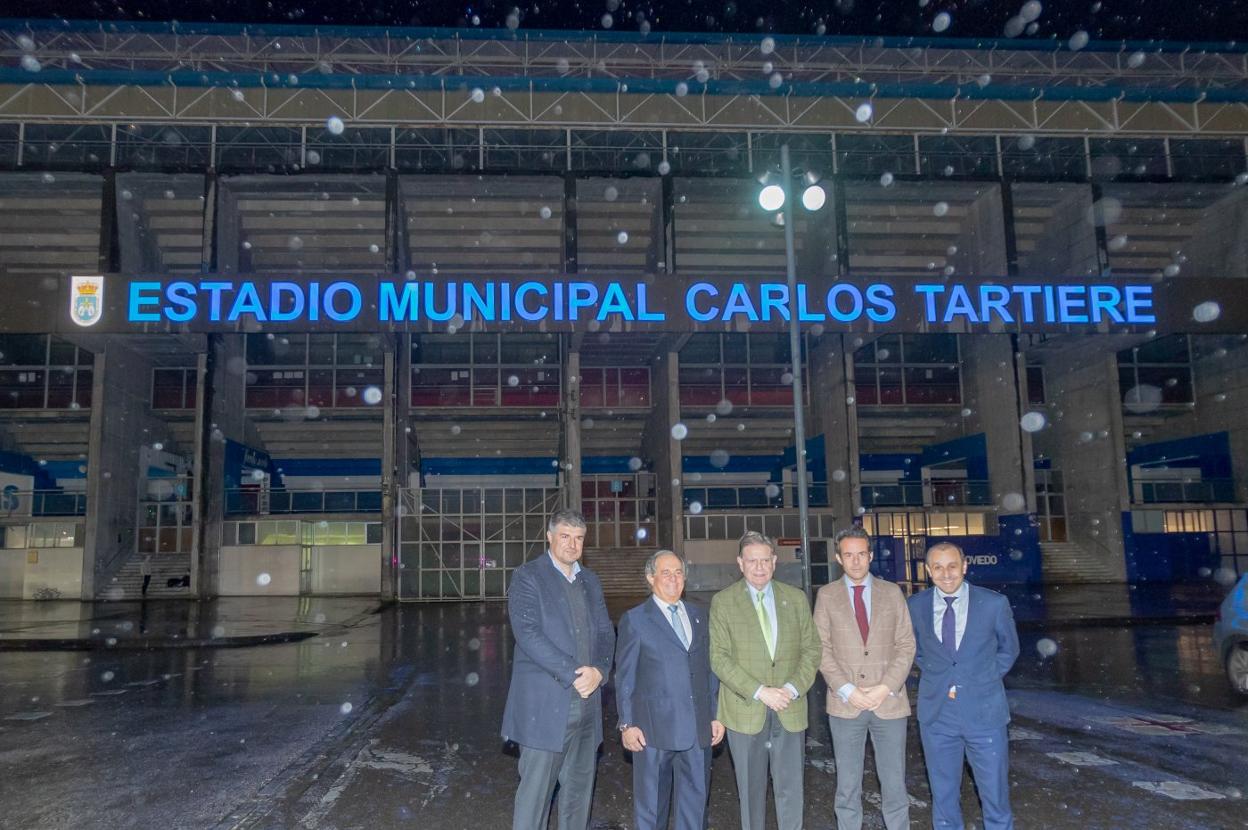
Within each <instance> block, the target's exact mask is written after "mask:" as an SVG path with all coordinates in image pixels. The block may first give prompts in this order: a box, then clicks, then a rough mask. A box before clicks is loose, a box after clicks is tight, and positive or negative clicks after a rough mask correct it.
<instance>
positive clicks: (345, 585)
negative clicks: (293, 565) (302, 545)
mask: <svg viewBox="0 0 1248 830" xmlns="http://www.w3.org/2000/svg"><path fill="white" fill-rule="evenodd" d="M311 556H312V593H314V594H370V595H376V594H377V592H378V590H379V588H380V585H381V545H325V546H317V547H314V548H312V551H311Z"/></svg>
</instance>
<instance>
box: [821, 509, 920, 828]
mask: <svg viewBox="0 0 1248 830" xmlns="http://www.w3.org/2000/svg"><path fill="white" fill-rule="evenodd" d="M833 544H834V546H835V549H836V561H837V562H838V563H840V566H841V568H842V569H843V570H844V571H845V576H844V577H843V578H841V579H838V580H837V581H835V582H833V583H831V584H828V585H824V586H823V587H822V588H820V589H819V595H818V597H817V598H816V599H815V626H816V627H817V628H818V629H819V639H820V640H821V641H822V642H823V661H822V662H821V663H820V665H819V670H820V671H821V672H822V673H823V678H824V680H826V681H827V684H828V724H829V726H830V728H831V731H832V751H833V754H834V756H835V758H836V826H837V828H838V830H859V828H861V827H862V768H863V757H864V754H865V752H866V746H867V735H870V736H871V745H872V746H873V747H874V748H875V771H876V774H877V775H878V776H879V779H880V800H881V805H880V806H881V809H882V810H883V812H884V826H885V827H887V828H888V830H899V828H907V827H909V826H910V796H909V795H908V794H907V793H906V718H907V717H909V715H910V701H909V700H908V699H907V697H906V676H907V675H909V674H910V665H911V664H912V663H913V662H914V629H913V627H912V626H911V624H910V611H909V608H908V607H907V605H906V600H905V598H904V597H903V596H902V595H901V589H900V588H898V587H897V586H896V585H894V584H893V583H891V582H885V581H884V580H882V579H879V578H877V577H874V576H872V575H871V571H870V569H871V537H870V535H868V534H867V532H866V531H865V530H863V529H862V528H861V527H850V528H847V529H845V530H842V531H841V532H840V533H838V534H836V539H835V540H834V543H833Z"/></svg>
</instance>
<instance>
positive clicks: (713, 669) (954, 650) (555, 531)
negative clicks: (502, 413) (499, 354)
mask: <svg viewBox="0 0 1248 830" xmlns="http://www.w3.org/2000/svg"><path fill="white" fill-rule="evenodd" d="M547 540H548V542H549V551H548V555H547V556H543V557H538V558H537V559H535V560H533V561H531V562H529V563H527V564H525V565H523V566H521V567H520V568H517V569H516V571H515V574H514V576H513V579H512V583H511V586H510V588H509V591H508V601H509V614H510V618H511V624H512V630H513V633H514V635H515V640H516V649H515V653H514V657H513V663H512V679H511V689H510V692H509V694H508V697H507V705H506V710H505V713H504V716H503V730H502V731H503V736H504V737H505V738H507V739H509V740H511V741H514V742H515V743H516V744H517V745H519V747H520V764H519V772H520V783H519V786H518V788H517V790H516V798H515V809H514V812H513V818H512V827H513V830H545V828H546V826H547V822H548V819H549V815H550V809H551V802H552V800H553V798H554V793H555V789H556V785H557V786H558V790H559V797H558V803H559V826H560V827H561V828H584V827H588V825H589V818H590V807H591V803H592V799H593V785H594V773H595V770H596V766H597V751H598V747H599V745H600V744H601V743H602V692H601V689H602V686H603V684H604V683H605V682H606V679H607V676H608V674H609V673H610V670H611V667H612V664H613V663H614V666H615V695H616V707H617V709H618V713H619V722H618V728H619V730H620V740H621V743H622V744H623V746H624V748H625V749H627V750H628V751H629V752H631V753H632V761H633V817H634V825H635V827H636V828H637V830H657V829H659V828H667V827H668V826H669V824H674V826H675V827H676V828H678V830H704V828H705V827H706V826H707V806H708V799H709V794H710V778H711V752H712V747H714V746H715V745H717V744H719V743H720V742H721V741H722V740H723V739H724V738H725V737H727V740H728V749H729V754H730V755H731V756H732V765H733V771H734V773H735V777H736V784H737V794H738V798H739V801H740V812H741V826H742V828H744V830H762V828H764V827H765V826H766V818H767V787H768V783H769V782H770V784H771V788H772V791H773V798H774V802H775V813H776V821H777V825H778V827H779V828H780V830H797V829H798V828H801V827H802V825H803V814H804V800H803V769H804V765H805V758H804V755H805V743H806V729H807V727H808V725H809V724H808V715H807V713H808V711H809V705H808V702H807V700H806V699H805V696H806V694H807V693H808V692H809V691H810V688H811V687H812V686H813V685H814V682H815V675H816V672H819V673H821V674H822V675H823V678H824V680H825V681H826V683H827V687H828V693H827V701H826V711H827V714H828V723H829V727H830V731H831V735H832V746H833V754H834V757H835V761H836V781H837V785H836V800H835V809H836V820H837V827H838V828H840V830H846V828H853V830H857V828H859V827H861V826H862V820H863V813H862V775H863V765H864V754H865V749H866V740H867V737H868V736H870V738H871V744H872V746H873V748H874V752H875V763H876V772H877V777H878V778H879V782H880V803H881V809H882V811H883V815H884V823H885V826H886V827H887V828H889V830H896V828H902V827H908V826H909V821H910V797H909V794H908V793H907V791H906V776H905V769H906V731H907V718H908V717H909V715H910V703H909V699H908V696H907V693H906V679H907V677H909V675H910V669H911V666H912V665H916V664H917V665H918V667H919V670H920V679H919V691H918V721H919V731H920V737H921V740H922V744H923V754H924V758H925V761H926V764H927V775H928V782H929V784H930V786H931V792H932V823H933V826H934V827H937V828H961V827H963V822H962V811H961V806H960V805H961V791H962V776H963V766H964V763H965V762H967V761H969V762H970V765H971V769H972V771H973V773H974V776H975V784H976V787H977V789H978V791H979V795H980V801H981V806H982V812H983V819H984V827H985V828H986V830H988V829H989V828H992V829H994V830H995V829H996V828H1012V827H1013V815H1012V813H1011V810H1010V802H1009V780H1008V754H1007V749H1008V736H1007V731H1006V725H1007V724H1008V722H1009V708H1008V705H1007V702H1006V697H1005V687H1004V685H1003V683H1002V679H1003V678H1004V676H1005V674H1006V673H1007V672H1008V671H1009V670H1010V668H1011V667H1012V666H1013V664H1014V661H1015V659H1016V658H1017V657H1018V635H1017V632H1016V630H1015V626H1014V619H1013V616H1012V613H1011V611H1010V606H1009V603H1008V601H1007V600H1006V599H1005V597H1004V596H1002V595H1001V594H998V593H996V592H994V591H990V590H987V589H985V588H980V587H977V586H972V585H970V584H969V583H967V582H966V581H965V575H966V570H967V562H966V558H965V556H964V555H963V553H962V551H961V550H960V549H959V548H958V547H957V546H956V545H953V544H951V543H948V542H942V543H939V544H937V545H934V546H933V547H932V548H931V549H929V550H928V552H927V559H926V564H927V570H928V573H929V576H930V577H931V580H932V582H933V585H934V587H933V588H931V589H928V590H925V591H922V592H920V593H917V594H915V595H914V596H912V597H910V598H909V600H907V599H906V598H905V597H904V596H903V594H902V591H901V589H900V588H899V587H898V586H897V585H895V584H893V583H891V582H887V581H885V580H883V579H880V578H878V577H876V576H873V575H872V574H871V572H870V565H871V559H872V549H871V538H870V536H869V535H868V534H867V533H866V531H864V530H863V529H862V528H861V527H857V526H854V527H850V528H847V529H846V530H844V531H842V532H841V533H839V534H838V535H837V537H836V539H835V542H834V545H835V551H836V560H837V562H838V563H839V564H840V566H841V568H842V570H843V571H844V576H843V577H842V578H841V579H838V580H836V581H835V582H832V583H830V584H828V585H825V586H823V587H822V588H821V589H820V590H819V593H818V596H817V598H816V602H815V608H814V612H813V614H812V612H811V609H810V604H809V602H808V601H807V599H806V595H805V594H804V593H803V592H802V591H800V590H798V589H797V588H794V587H792V586H790V585H787V584H785V583H782V582H778V581H776V580H775V579H774V576H775V572H776V563H777V556H776V546H775V543H774V542H773V541H772V540H770V539H768V538H767V537H766V536H764V535H763V534H761V533H756V532H754V531H750V532H747V533H746V534H745V535H744V536H742V537H741V539H740V541H739V543H738V555H737V565H738V566H739V567H740V569H741V574H742V579H741V580H739V581H738V582H735V583H734V584H732V585H730V586H728V587H727V588H725V589H723V590H722V591H719V592H718V593H717V594H715V596H714V597H713V598H712V600H711V606H710V609H709V612H708V610H707V609H706V608H704V607H701V606H699V605H697V604H696V603H693V602H689V601H686V600H685V599H684V598H683V595H684V588H685V578H686V572H687V565H686V562H685V560H684V558H683V557H682V556H680V555H679V554H676V553H674V552H672V551H668V550H661V551H658V552H657V553H655V554H654V555H653V556H651V557H650V558H649V560H648V561H647V562H646V566H645V577H646V581H647V582H648V583H649V584H650V589H651V596H650V597H649V598H648V599H647V600H646V601H645V602H643V603H642V604H640V605H638V606H636V607H635V608H632V609H630V610H629V611H627V612H625V613H624V615H623V617H622V618H621V620H620V625H619V633H618V636H617V635H616V632H615V630H614V628H613V627H612V624H611V620H610V617H609V616H608V614H607V608H606V604H605V602H604V600H603V593H602V586H601V584H600V583H599V581H598V579H597V577H596V576H594V574H593V572H592V571H589V570H588V569H586V568H583V567H581V565H580V561H579V560H580V558H581V554H582V552H583V546H584V540H585V521H584V519H583V518H582V517H581V515H580V514H579V513H577V512H576V511H574V510H562V511H559V512H558V513H556V514H554V515H553V516H552V517H551V519H550V522H549V524H548V532H547Z"/></svg>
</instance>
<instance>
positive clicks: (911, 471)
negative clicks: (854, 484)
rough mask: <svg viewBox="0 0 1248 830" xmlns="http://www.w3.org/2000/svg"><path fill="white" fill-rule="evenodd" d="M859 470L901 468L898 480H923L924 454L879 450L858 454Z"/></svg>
mask: <svg viewBox="0 0 1248 830" xmlns="http://www.w3.org/2000/svg"><path fill="white" fill-rule="evenodd" d="M858 469H859V470H901V478H900V479H898V481H921V480H922V478H923V456H921V455H918V454H917V453H900V452H877V453H864V454H862V455H860V456H858Z"/></svg>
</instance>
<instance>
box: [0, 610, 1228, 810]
mask: <svg viewBox="0 0 1248 830" xmlns="http://www.w3.org/2000/svg"><path fill="white" fill-rule="evenodd" d="M1105 590H1106V591H1108V589H1105ZM1184 590H1186V589H1184ZM1048 593H1050V594H1051V593H1053V589H1050V591H1049V592H1048ZM1077 593H1078V592H1077V591H1069V592H1058V594H1057V599H1055V600H1052V601H1048V597H1042V599H1045V600H1046V602H1045V603H1044V604H1043V606H1038V605H1036V602H1037V601H1036V600H1034V599H1033V600H1032V601H1031V603H1027V602H1025V601H1023V600H1021V599H1020V600H1019V604H1018V608H1017V614H1018V617H1019V620H1020V627H1021V628H1023V635H1022V640H1023V654H1022V657H1020V659H1019V662H1018V665H1017V667H1016V668H1015V670H1014V672H1013V673H1012V674H1011V675H1010V677H1009V680H1008V682H1007V685H1008V687H1009V689H1010V700H1011V706H1012V708H1013V711H1014V724H1013V729H1012V740H1013V742H1012V753H1013V754H1012V760H1013V764H1012V774H1011V778H1012V781H1013V790H1012V792H1013V797H1014V801H1015V807H1016V813H1017V819H1018V824H1019V826H1020V827H1036V828H1041V827H1043V828H1055V827H1081V828H1083V827H1087V828H1123V827H1147V828H1192V829H1193V830H1195V828H1222V827H1226V828H1232V827H1245V826H1248V804H1245V800H1244V799H1245V793H1246V792H1248V774H1245V773H1244V772H1243V771H1242V759H1243V758H1244V757H1248V698H1244V697H1237V696H1236V695H1235V694H1234V693H1233V692H1231V691H1230V689H1229V687H1228V685H1227V683H1226V681H1225V678H1224V677H1223V676H1222V669H1221V666H1220V665H1218V663H1217V660H1216V658H1215V656H1214V654H1213V650H1212V648H1211V646H1210V643H1209V633H1210V629H1211V626H1210V625H1208V624H1207V623H1205V622H1203V621H1202V620H1203V619H1205V618H1206V617H1207V616H1208V614H1210V613H1211V611H1212V608H1213V606H1214V605H1216V602H1213V600H1216V598H1217V595H1218V593H1219V592H1218V591H1216V590H1210V591H1208V592H1207V593H1208V595H1209V598H1210V599H1209V600H1208V601H1206V600H1204V599H1200V600H1192V599H1191V597H1189V596H1188V595H1187V594H1185V593H1183V591H1180V592H1170V593H1171V594H1172V596H1170V598H1169V599H1168V600H1167V601H1162V602H1156V603H1153V602H1151V601H1150V603H1149V604H1150V607H1155V608H1156V609H1157V613H1156V615H1155V616H1154V617H1153V618H1152V622H1153V624H1149V625H1139V624H1137V625H1134V626H1127V625H1121V624H1119V623H1117V622H1115V618H1116V617H1117V616H1118V613H1119V611H1121V607H1119V608H1117V610H1115V608H1114V607H1113V606H1112V604H1111V603H1110V602H1109V600H1110V599H1111V597H1110V594H1111V593H1112V592H1109V593H1100V592H1099V591H1098V592H1093V593H1089V594H1088V598H1087V600H1086V602H1085V603H1083V604H1085V605H1088V606H1094V607H1095V608H1098V609H1101V611H1102V612H1103V613H1101V614H1100V615H1099V619H1093V620H1091V622H1093V623H1095V624H1093V625H1078V626H1075V625H1071V624H1070V622H1071V619H1062V618H1060V617H1057V616H1055V614H1056V613H1057V610H1056V609H1062V611H1061V613H1063V614H1064V613H1067V612H1070V613H1071V614H1072V615H1073V616H1072V618H1074V617H1077V614H1076V613H1075V612H1078V609H1079V608H1080V605H1081V603H1080V602H1079V601H1077V599H1076V598H1072V597H1073V595H1074V594H1077ZM1118 593H1119V594H1122V596H1119V600H1121V601H1123V602H1125V603H1126V605H1125V606H1122V607H1125V608H1126V609H1127V610H1128V611H1130V610H1131V609H1132V608H1133V606H1132V602H1136V603H1137V605H1136V606H1135V607H1136V609H1137V610H1138V605H1139V601H1138V596H1136V595H1133V594H1132V593H1131V592H1129V591H1127V589H1122V588H1119V589H1118ZM282 602H283V601H275V600H264V601H262V602H256V601H248V602H245V603H242V604H239V605H229V604H227V605H226V606H222V605H220V604H219V603H204V604H197V603H186V602H182V603H176V602H175V603H171V604H169V605H168V606H165V605H164V604H162V605H160V606H159V607H157V606H151V607H149V609H148V610H147V612H146V614H147V615H148V619H147V622H146V624H145V625H146V628H147V634H151V633H152V632H156V631H159V632H162V633H164V634H168V635H169V636H168V639H169V640H170V641H172V640H174V639H175V638H174V635H177V636H176V639H177V640H180V641H183V642H185V640H186V639H187V638H189V637H190V636H191V634H192V633H195V635H196V636H202V634H203V633H204V631H206V632H207V635H208V636H209V638H211V635H212V634H213V630H214V629H216V628H218V627H224V628H225V632H224V634H223V635H222V636H224V637H230V636H250V635H255V634H262V633H266V632H267V633H270V634H271V633H273V632H274V631H279V630H280V631H290V632H300V633H303V634H308V633H310V634H311V635H312V636H310V637H309V638H307V639H304V640H302V641H299V642H284V643H275V644H269V645H239V646H236V647H233V648H219V647H206V646H196V647H185V646H183V647H173V648H161V647H158V644H159V638H154V639H153V643H152V645H150V646H149V647H146V648H120V647H108V646H107V645H106V646H105V647H104V648H102V649H100V648H97V649H96V650H93V651H81V650H80V651H66V650H57V651H8V652H0V773H2V774H0V804H3V805H4V808H3V810H0V827H4V828H8V827H13V828H32V827H40V828H43V827H47V828H70V827H73V828H81V827H101V828H104V827H108V828H114V827H143V828H146V827H161V828H174V827H176V828H324V829H326V830H328V829H329V828H334V829H335V830H347V829H348V828H390V827H396V828H401V827H412V828H419V827H449V828H458V827H465V828H468V827H472V828H480V827H489V828H494V827H503V826H507V825H508V824H509V820H510V811H511V798H512V794H513V791H514V785H515V770H516V762H515V758H514V756H513V755H512V754H509V752H508V751H507V750H506V748H505V747H504V746H503V744H502V741H501V740H500V739H499V738H498V724H499V721H500V719H501V713H502V706H503V701H504V699H505V696H506V690H507V681H508V666H509V659H510V652H511V648H512V642H511V635H510V631H509V627H508V624H507V620H506V608H505V606H504V605H503V604H501V603H455V604H445V605H423V606H416V605H405V606H400V607H388V608H385V609H383V610H381V611H380V612H379V613H370V611H371V610H372V608H370V603H368V602H367V601H361V600H291V601H289V604H286V605H283V604H282ZM1211 603H1213V604H1211ZM4 605H8V604H4ZM19 605H23V606H33V605H38V604H37V603H19ZM67 605H68V604H67ZM149 605H150V604H149ZM371 605H373V606H375V603H372V604H371ZM612 605H613V612H615V613H616V614H617V615H618V611H619V610H622V608H623V607H626V606H627V605H628V602H627V601H623V600H621V601H618V602H613V603H612ZM84 608H89V609H92V610H90V611H88V612H84V614H83V615H80V616H82V617H83V618H82V619H78V620H74V619H72V618H73V617H74V614H73V613H70V611H69V609H68V608H65V609H61V610H59V611H54V610H53V609H26V610H19V609H14V608H11V607H0V637H13V636H19V637H20V638H22V639H31V638H33V637H35V636H37V633H38V632H40V631H43V632H47V633H49V634H55V635H56V638H61V639H67V638H68V636H69V635H70V634H71V633H72V634H73V635H75V636H77V635H82V636H83V637H84V638H85V639H93V640H98V638H99V637H100V636H101V635H104V639H105V641H106V640H107V639H108V628H109V626H112V627H114V628H117V627H120V628H121V630H122V632H123V633H124V632H125V629H124V626H125V624H126V623H127V622H129V623H130V624H131V625H133V626H135V627H137V626H138V622H137V620H135V619H133V618H132V617H133V614H135V613H138V612H140V611H141V609H136V608H122V607H120V604H114V605H111V606H110V605H105V606H84ZM1033 612H1034V613H1033ZM1163 612H1164V613H1163ZM1079 613H1088V614H1089V615H1090V614H1091V611H1089V610H1088V608H1084V610H1083V612H1079ZM40 615H42V617H41V616H40ZM106 615H111V616H106ZM231 615H234V616H235V617H236V619H230V616H231ZM1029 615H1032V616H1029ZM1178 615H1183V618H1184V620H1185V623H1184V624H1178V625H1176V624H1173V623H1172V622H1171V618H1174V617H1176V616H1178ZM158 618H159V620H160V621H159V622H158ZM192 618H193V619H192ZM1046 621H1047V622H1046ZM192 622H194V623H195V625H196V626H201V627H199V628H195V629H194V632H192V629H191V628H189V627H188V628H187V629H186V632H185V633H183V628H182V626H183V625H187V626H190V625H191V623H192ZM202 625H207V626H208V627H207V629H204V628H202ZM65 626H79V628H77V629H74V631H73V632H70V631H69V629H68V628H65ZM83 626H85V628H83ZM96 629H99V633H93V632H95V631H96ZM145 636H147V635H145ZM118 639H119V640H120V639H121V638H118ZM607 694H608V697H609V696H610V694H611V690H610V688H608V690H607ZM812 699H814V700H818V699H819V696H818V694H816V695H812ZM607 718H608V723H611V722H613V720H614V705H613V702H611V701H610V700H609V701H608V705H607ZM812 723H813V724H814V726H813V728H812V729H811V730H810V732H809V740H808V755H807V767H806V790H807V811H806V815H807V822H806V826H807V827H809V828H830V827H833V826H834V825H835V819H834V817H833V811H832V798H833V791H834V787H835V773H834V768H833V764H832V760H831V752H830V747H829V745H828V744H829V741H828V733H827V726H826V722H825V721H824V719H823V718H822V717H821V716H820V717H818V718H816V719H814V720H813V721H812ZM911 727H912V729H911V736H910V758H909V782H910V789H911V797H912V800H913V812H912V819H913V820H914V826H915V827H926V826H929V822H930V811H929V809H928V798H929V797H928V790H927V786H926V782H925V779H924V774H923V766H922V758H921V753H920V751H919V741H918V735H917V732H916V731H915V730H914V728H913V723H912V724H911ZM626 754H627V753H625V752H624V751H623V750H622V748H621V747H620V745H619V741H618V737H617V736H616V733H615V732H614V730H608V731H607V743H606V745H605V746H604V749H603V755H602V760H601V762H600V764H599V779H598V787H597V790H596V794H595V808H594V825H595V827H599V828H609V827H629V826H630V825H631V818H630V798H631V772H630V769H629V764H628V759H627V758H626ZM867 779H868V780H867V785H866V788H867V792H868V794H870V793H871V792H872V791H873V790H874V789H875V783H874V780H873V777H872V775H871V774H870V773H868V776H867ZM966 796H967V797H966V799H965V803H966V806H967V818H968V820H976V821H977V820H978V815H977V812H976V811H975V809H974V808H973V806H972V805H973V803H974V799H973V797H972V794H971V790H970V787H969V783H968V789H967V792H966ZM711 805H712V806H711V826H712V827H735V826H737V815H736V796H735V792H734V788H733V782H732V770H731V761H730V758H729V757H728V755H727V754H726V752H725V751H723V750H721V751H720V752H718V753H717V755H716V761H715V766H714V772H713V779H712V799H711ZM866 826H867V827H869V828H875V827H880V826H881V822H880V820H879V814H878V812H877V811H874V810H873V808H872V807H870V806H868V812H867V823H866Z"/></svg>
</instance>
